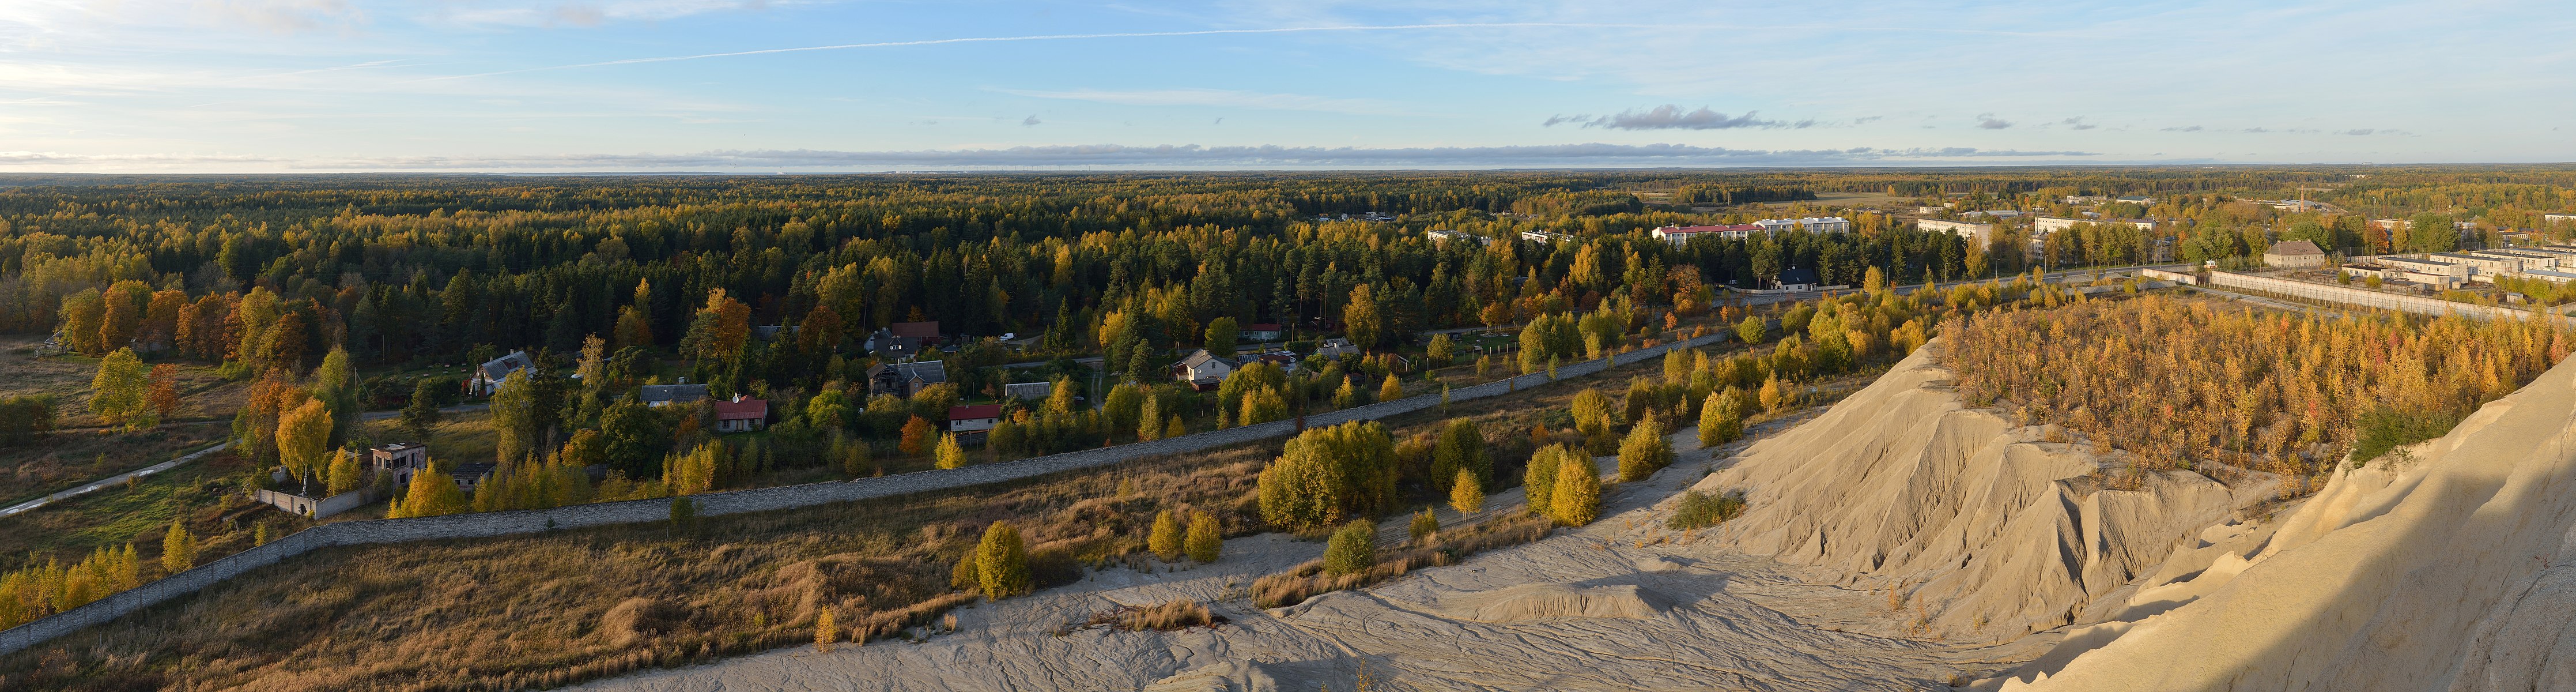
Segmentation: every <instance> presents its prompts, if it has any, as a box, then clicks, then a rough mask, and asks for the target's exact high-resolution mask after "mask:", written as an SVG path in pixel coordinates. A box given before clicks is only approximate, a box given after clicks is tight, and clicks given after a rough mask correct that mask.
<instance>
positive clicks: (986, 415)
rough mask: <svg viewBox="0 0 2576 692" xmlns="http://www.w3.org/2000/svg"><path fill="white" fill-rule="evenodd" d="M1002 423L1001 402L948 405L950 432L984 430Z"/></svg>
mask: <svg viewBox="0 0 2576 692" xmlns="http://www.w3.org/2000/svg"><path fill="white" fill-rule="evenodd" d="M1001 424H1002V405H1001V404H977V405H974V406H951V407H948V431H949V432H982V431H985V430H991V429H993V426H996V425H1001Z"/></svg>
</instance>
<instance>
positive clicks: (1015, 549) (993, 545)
mask: <svg viewBox="0 0 2576 692" xmlns="http://www.w3.org/2000/svg"><path fill="white" fill-rule="evenodd" d="M975 581H976V584H977V585H978V586H982V587H983V588H984V597H986V598H991V599H995V600H1000V599H1004V598H1010V597H1012V596H1017V595H1020V594H1024V593H1028V592H1029V590H1030V588H1031V587H1032V586H1033V585H1034V582H1035V580H1034V579H1032V578H1031V577H1030V576H1029V553H1028V548H1027V547H1026V546H1023V545H1021V544H1020V530H1019V529H1016V528H1012V527H1011V524H1010V522H1002V521H996V522H993V525H992V526H989V527H986V528H985V529H984V540H983V541H981V542H979V543H977V544H976V546H975Z"/></svg>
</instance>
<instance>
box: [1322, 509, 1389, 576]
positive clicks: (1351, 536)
mask: <svg viewBox="0 0 2576 692" xmlns="http://www.w3.org/2000/svg"><path fill="white" fill-rule="evenodd" d="M1376 564H1377V524H1375V523H1373V522H1370V521H1369V520H1367V519H1353V520H1351V523H1348V524H1343V525H1342V528H1341V530H1339V531H1334V532H1333V539H1332V541H1331V542H1330V543H1327V544H1325V546H1324V572H1325V573H1326V574H1333V575H1342V574H1358V573H1360V572H1364V571H1367V570H1368V568H1369V567H1370V566H1372V565H1376Z"/></svg>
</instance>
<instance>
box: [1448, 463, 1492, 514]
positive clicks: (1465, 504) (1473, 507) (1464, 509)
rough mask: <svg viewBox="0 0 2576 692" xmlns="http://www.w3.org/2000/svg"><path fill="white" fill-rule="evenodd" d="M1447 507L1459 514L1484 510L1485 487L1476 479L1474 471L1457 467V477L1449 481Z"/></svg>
mask: <svg viewBox="0 0 2576 692" xmlns="http://www.w3.org/2000/svg"><path fill="white" fill-rule="evenodd" d="M1449 508H1450V509H1455V510H1458V513H1459V514H1475V513H1477V512H1482V511H1485V487H1484V486H1483V485H1482V484H1479V483H1478V482H1477V481H1476V474H1475V472H1473V471H1468V470H1466V469H1458V478H1457V479H1456V480H1454V481H1451V482H1450V483H1449Z"/></svg>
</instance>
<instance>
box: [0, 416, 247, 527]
mask: <svg viewBox="0 0 2576 692" xmlns="http://www.w3.org/2000/svg"><path fill="white" fill-rule="evenodd" d="M231 433H232V428H231V426H228V425H226V424H223V423H212V422H209V423H185V424H173V425H165V426H161V427H159V428H155V429H152V430H145V431H142V432H136V433H128V432H123V431H106V430H76V431H70V432H60V433H55V434H53V435H52V436H49V437H47V438H45V439H44V441H42V442H39V443H37V444H33V445H28V446H25V447H11V448H5V449H0V469H5V470H0V506H6V505H14V504H18V503H19V502H23V501H26V500H32V499H35V498H37V497H42V496H44V495H49V494H52V493H55V492H59V491H62V490H67V489H70V488H74V487H78V486H79V485H81V484H83V483H88V482H90V481H94V480H98V479H101V478H106V477H109V476H114V475H116V474H120V473H124V472H127V471H132V470H135V469H138V468H142V467H145V466H151V465H153V464H158V463H161V462H164V461H169V460H170V459H172V458H174V457H177V456H179V455H182V454H186V453H188V452H192V451H196V450H198V449H201V448H204V447H205V446H207V445H210V444H213V443H215V442H219V441H222V440H223V439H224V438H225V437H226V436H228V435H230V434H231Z"/></svg>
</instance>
